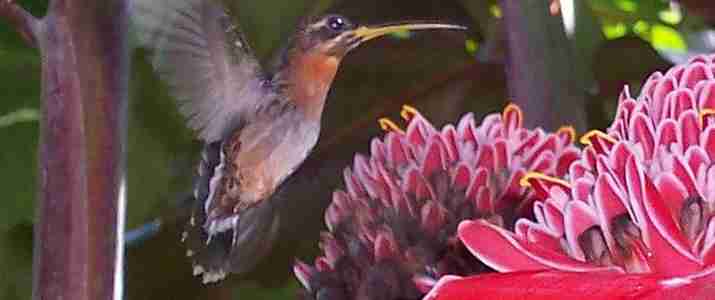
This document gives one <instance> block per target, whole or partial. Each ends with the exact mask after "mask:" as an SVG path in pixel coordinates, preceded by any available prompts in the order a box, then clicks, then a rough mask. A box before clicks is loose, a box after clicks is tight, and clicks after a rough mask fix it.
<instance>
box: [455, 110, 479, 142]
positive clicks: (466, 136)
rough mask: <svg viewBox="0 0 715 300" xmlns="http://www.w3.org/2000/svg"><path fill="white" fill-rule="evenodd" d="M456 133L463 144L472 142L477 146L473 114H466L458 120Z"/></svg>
mask: <svg viewBox="0 0 715 300" xmlns="http://www.w3.org/2000/svg"><path fill="white" fill-rule="evenodd" d="M457 133H458V135H459V137H460V138H461V139H462V140H463V141H464V142H465V143H466V142H473V143H474V144H475V145H477V134H476V130H475V128H474V114H472V113H468V114H466V115H464V116H463V117H462V119H460V120H459V124H458V125H457Z"/></svg>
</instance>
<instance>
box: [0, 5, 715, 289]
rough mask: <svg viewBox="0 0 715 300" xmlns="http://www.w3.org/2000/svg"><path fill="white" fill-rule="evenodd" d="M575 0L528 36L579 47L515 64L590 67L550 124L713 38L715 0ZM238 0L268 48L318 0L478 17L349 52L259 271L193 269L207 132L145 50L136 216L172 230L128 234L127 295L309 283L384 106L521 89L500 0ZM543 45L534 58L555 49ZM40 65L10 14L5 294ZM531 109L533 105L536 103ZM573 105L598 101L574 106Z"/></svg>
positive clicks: (377, 15)
mask: <svg viewBox="0 0 715 300" xmlns="http://www.w3.org/2000/svg"><path fill="white" fill-rule="evenodd" d="M576 1H577V5H576V6H577V7H576V17H575V20H576V28H575V30H574V31H573V33H572V34H568V35H567V36H569V38H568V39H554V38H553V37H552V35H553V33H550V32H548V31H546V30H544V31H540V30H539V29H538V27H537V29H536V30H535V32H533V33H531V36H532V37H534V38H533V39H529V47H530V48H533V49H536V50H539V51H535V52H534V53H536V54H538V55H541V54H539V53H546V55H548V53H555V51H563V52H564V53H567V54H568V55H566V56H563V57H557V58H556V59H551V60H549V59H546V58H544V59H543V61H544V62H547V63H545V64H544V65H541V66H540V67H536V68H541V69H537V70H536V71H534V69H533V68H535V67H534V66H532V65H531V64H525V63H524V62H520V63H519V62H518V61H517V62H514V61H513V59H512V68H511V70H520V72H534V73H529V74H534V76H535V79H537V80H547V81H548V80H549V79H550V78H560V77H562V76H563V75H564V74H563V73H562V72H563V71H562V70H569V71H570V72H574V74H577V76H574V77H573V79H574V80H572V81H569V84H571V85H573V86H575V87H576V88H575V92H570V93H564V95H567V96H560V95H562V94H560V92H561V90H559V89H557V90H555V91H554V92H553V93H552V94H551V97H552V98H551V99H546V100H545V101H550V102H551V103H556V104H558V103H574V102H573V101H580V102H578V103H580V104H579V106H578V107H579V108H582V109H583V112H585V113H584V114H578V113H577V112H573V111H558V109H559V107H560V106H559V105H555V106H553V107H554V109H556V110H557V111H556V113H557V114H556V115H557V116H561V117H560V118H561V119H558V120H549V121H548V122H546V121H544V124H552V123H553V122H554V121H563V122H567V121H568V122H575V123H578V124H581V125H579V126H581V127H584V126H587V127H589V128H603V127H605V126H606V125H607V123H606V120H609V119H610V118H611V114H612V113H613V110H614V108H615V100H616V97H617V94H618V92H619V91H620V89H621V87H622V86H623V84H630V85H631V87H633V88H634V89H635V90H637V88H638V86H639V85H640V82H641V81H643V80H644V79H645V78H646V76H647V75H648V74H649V73H650V72H652V71H654V70H662V69H665V68H667V67H668V66H669V65H671V64H672V63H674V62H679V61H682V60H683V59H686V58H687V57H688V56H689V55H693V54H695V53H699V52H708V51H710V50H712V49H713V48H712V44H711V43H712V42H711V43H708V41H709V40H708V39H707V37H708V35H706V34H705V33H706V31H705V30H707V29H708V26H707V24H708V15H707V14H708V13H710V12H712V10H710V11H708V8H709V7H710V6H713V5H712V4H708V2H709V1H687V2H688V3H687V4H689V5H692V6H687V8H690V7H694V8H697V9H693V10H687V9H685V8H683V9H680V10H679V9H677V7H675V8H674V7H673V6H672V5H671V3H670V2H669V1H662V0H644V1H636V0H588V1H581V0H576ZM18 2H19V3H20V4H21V5H22V6H24V7H26V8H28V9H29V10H30V11H32V12H33V13H34V14H35V15H37V16H41V15H43V13H44V11H45V10H46V1H42V0H28V1H18ZM524 2H525V3H526V2H533V1H524ZM239 7H240V8H241V10H240V22H241V25H242V26H243V28H244V30H245V32H246V35H247V36H248V39H249V40H250V41H251V43H252V46H253V48H254V49H255V50H256V52H257V53H258V55H259V56H260V57H261V58H262V60H263V61H264V62H267V61H268V60H269V59H270V57H271V56H272V53H273V52H274V51H276V49H277V48H279V47H280V46H281V45H282V44H281V42H282V41H285V40H286V37H287V36H288V35H290V33H291V31H292V28H293V27H294V25H295V24H296V23H297V22H298V20H299V18H300V17H301V16H304V15H309V14H315V13H318V12H325V11H328V12H338V13H341V14H344V15H346V16H348V17H350V18H352V19H354V20H355V21H357V22H361V23H377V22H385V21H395V20H405V19H420V20H424V19H427V20H440V21H445V22H451V23H458V24H464V25H467V26H469V27H470V30H469V31H468V32H467V33H455V32H429V33H424V32H422V33H418V34H412V35H409V36H402V37H388V38H384V39H381V40H378V41H374V42H371V43H369V44H367V45H365V46H363V47H361V48H360V49H358V50H356V51H354V52H353V53H351V54H350V55H349V56H348V57H347V58H346V59H345V61H344V62H343V64H342V66H341V69H340V71H339V73H338V75H337V78H336V80H335V82H334V85H333V88H332V90H331V92H330V95H329V99H328V104H327V108H326V112H325V115H324V119H323V131H322V134H321V139H320V141H319V144H318V147H317V149H316V150H315V151H314V153H313V154H312V155H311V157H310V158H309V159H308V161H307V162H306V163H305V164H304V165H303V166H302V167H301V168H300V170H299V171H298V172H297V173H296V174H295V175H294V176H293V177H292V178H291V179H290V180H289V182H288V183H287V184H286V185H285V186H284V188H283V189H282V190H281V191H280V194H279V196H280V197H281V198H282V199H284V200H285V201H284V202H285V207H284V209H283V213H282V218H283V226H282V228H281V235H280V238H279V240H278V242H277V244H276V245H275V247H274V251H273V252H272V253H271V254H270V256H269V257H268V258H267V259H265V260H264V261H263V263H261V264H260V265H259V266H258V267H257V269H256V270H255V271H254V272H252V273H250V274H246V275H245V276H243V277H238V276H231V277H229V279H228V280H226V281H224V282H223V283H221V284H219V285H211V286H208V287H207V286H203V285H201V284H200V280H199V279H198V278H194V277H192V276H191V268H190V265H189V263H188V260H186V259H185V258H184V251H185V250H184V248H183V246H182V245H181V244H180V243H179V241H178V236H179V232H180V231H179V229H180V228H181V226H183V224H182V222H183V219H184V217H185V215H186V214H187V213H188V210H187V207H188V206H190V203H189V201H190V198H188V196H189V192H190V190H191V179H192V178H191V177H192V175H193V171H194V165H195V162H196V158H197V151H198V149H199V147H200V145H199V144H198V143H197V142H196V141H195V140H193V139H192V135H191V132H190V131H189V130H187V129H186V128H185V127H184V125H183V123H182V119H181V117H180V116H179V115H178V113H177V112H176V109H175V108H174V106H173V103H172V100H171V99H170V98H169V97H168V96H167V91H166V88H165V87H164V86H163V85H162V84H161V83H160V82H159V81H158V80H157V78H156V77H154V75H153V74H152V73H151V71H150V67H149V65H148V64H147V63H146V62H145V61H144V60H143V56H144V53H143V51H141V50H139V51H137V52H136V53H135V54H134V55H133V58H134V64H133V66H132V68H133V71H132V79H131V103H130V109H129V112H130V113H129V128H128V142H129V145H128V166H127V170H128V176H127V178H128V215H127V228H128V229H133V228H137V227H140V226H142V225H143V224H146V223H148V222H152V221H155V220H161V222H162V224H163V226H162V227H161V229H160V231H159V232H158V234H156V235H153V236H149V237H147V239H146V240H144V241H137V242H135V243H131V244H130V246H128V248H127V265H126V269H125V271H126V273H125V275H126V276H125V277H126V297H127V299H217V300H218V299H293V298H294V294H295V289H296V288H298V284H297V282H296V281H295V280H294V279H293V276H292V270H291V267H292V261H293V259H294V258H295V257H299V258H301V259H304V260H310V259H312V257H313V256H314V255H315V254H316V253H317V251H318V249H317V240H318V236H319V231H320V230H321V229H322V226H323V216H322V211H323V209H324V207H326V206H327V204H328V202H329V201H330V195H331V192H332V190H333V189H335V188H337V187H339V186H340V185H341V182H340V180H341V176H340V174H341V171H342V169H343V168H344V167H346V166H348V165H349V164H350V163H351V159H352V156H353V155H354V153H356V152H361V153H366V152H367V151H368V150H369V141H370V138H372V137H375V136H379V135H380V130H379V128H378V126H377V122H376V120H377V118H379V117H384V116H388V117H391V118H393V119H395V120H398V119H399V110H400V106H401V105H402V104H405V103H407V104H411V105H413V106H415V107H417V108H418V109H419V110H420V111H422V112H423V113H424V114H425V115H426V116H427V117H428V118H429V119H431V120H432V121H433V122H434V123H435V124H436V125H442V124H444V123H446V122H455V121H456V120H457V118H458V117H459V116H461V115H462V114H464V113H466V112H474V113H475V114H476V115H477V116H483V115H485V114H487V113H491V112H494V111H499V110H500V109H501V107H503V105H504V104H505V103H506V102H507V100H509V95H510V93H509V92H508V87H509V82H507V78H511V77H509V76H507V73H506V72H505V69H506V68H505V62H506V61H507V57H509V56H508V52H507V49H508V45H507V44H506V40H507V38H506V34H507V32H509V30H516V29H514V28H515V27H508V26H507V27H504V25H505V24H504V23H505V22H504V20H503V17H502V15H503V12H502V11H501V9H500V8H499V6H498V3H497V1H487V0H463V1H446V0H432V1H428V0H395V1H385V0H382V1H376V0H363V1H326V0H323V1H307V0H291V1H285V0H261V1H243V2H241V3H240V4H239ZM563 12H564V13H565V10H564V11H563ZM693 13H703V14H705V15H704V16H702V15H696V14H693ZM703 17H704V18H703ZM552 18H560V16H553V17H552ZM711 20H715V18H712V19H711ZM506 25H509V24H506ZM561 34H563V32H561ZM542 35H543V36H542ZM536 54H535V55H536ZM538 55H537V56H536V57H533V58H532V59H533V60H534V61H541V58H540V57H538ZM39 67H40V57H39V54H38V52H37V51H36V50H32V49H29V48H27V47H26V46H24V43H23V42H22V41H21V39H20V38H19V36H18V35H17V34H16V33H15V32H14V31H13V30H10V29H9V28H8V27H7V26H6V24H4V23H3V24H0V146H1V147H2V149H1V150H0V299H29V297H30V291H31V280H32V268H31V264H32V226H33V222H34V220H33V219H34V217H33V216H34V205H33V203H34V201H35V195H36V168H37V163H36V157H37V143H38V123H37V119H38V114H39V113H38V110H39V107H40V103H39V93H40V84H41V83H40V79H39V76H40V70H39ZM537 77H543V78H537ZM512 88H513V86H512ZM563 90H566V87H563ZM534 92H535V93H536V94H538V92H539V91H537V90H535V91H534ZM514 100H515V101H516V102H519V100H517V99H514ZM536 101H538V99H537V100H536ZM570 101H571V102H570ZM532 103H533V102H532ZM527 104H528V103H527ZM537 104H538V102H537ZM527 107H528V105H527ZM564 107H566V106H564ZM526 115H527V119H528V118H529V116H530V111H529V109H527V110H526ZM573 115H581V116H585V117H582V118H580V119H578V120H573V119H569V116H573ZM584 118H585V119H584ZM533 121H534V122H533V123H532V124H541V123H539V120H533ZM545 126H547V127H549V126H548V125H545ZM580 129H583V128H580ZM580 133H583V132H580Z"/></svg>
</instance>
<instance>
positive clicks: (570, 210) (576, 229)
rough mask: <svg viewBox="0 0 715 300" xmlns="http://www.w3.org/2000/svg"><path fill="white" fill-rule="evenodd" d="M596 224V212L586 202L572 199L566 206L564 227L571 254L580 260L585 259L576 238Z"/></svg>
mask: <svg viewBox="0 0 715 300" xmlns="http://www.w3.org/2000/svg"><path fill="white" fill-rule="evenodd" d="M596 225H598V217H597V216H596V212H594V211H593V209H592V208H591V207H589V206H588V205H587V204H586V203H584V202H581V201H574V202H570V203H569V204H568V205H567V206H566V213H565V214H564V228H565V235H566V242H567V243H568V246H569V249H570V254H571V256H573V257H575V258H576V259H578V260H581V261H585V260H586V257H585V256H584V253H583V249H581V245H580V244H579V240H578V238H579V236H581V234H582V233H584V232H585V231H586V230H588V229H589V228H591V227H593V226H596Z"/></svg>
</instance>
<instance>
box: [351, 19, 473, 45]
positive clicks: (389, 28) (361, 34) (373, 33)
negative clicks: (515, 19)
mask: <svg viewBox="0 0 715 300" xmlns="http://www.w3.org/2000/svg"><path fill="white" fill-rule="evenodd" d="M429 29H445V30H465V29H467V27H464V26H460V25H452V24H441V23H402V24H390V25H377V26H360V27H358V28H356V29H354V30H353V32H352V34H353V36H354V37H356V38H357V39H358V40H359V41H360V43H362V42H365V41H369V40H371V39H374V38H377V37H380V36H383V35H386V34H390V33H395V32H402V31H410V30H429Z"/></svg>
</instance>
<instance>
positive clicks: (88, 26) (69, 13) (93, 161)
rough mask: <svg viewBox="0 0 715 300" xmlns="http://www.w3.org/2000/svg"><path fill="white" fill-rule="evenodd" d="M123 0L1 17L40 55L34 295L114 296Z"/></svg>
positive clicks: (7, 3) (118, 250)
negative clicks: (37, 16)
mask: <svg viewBox="0 0 715 300" xmlns="http://www.w3.org/2000/svg"><path fill="white" fill-rule="evenodd" d="M127 9H128V7H127V3H126V1H124V0H102V1H89V0H54V1H50V6H49V10H48V12H47V15H46V16H45V17H44V18H42V19H39V20H38V19H35V18H34V17H32V16H31V15H30V14H28V13H27V12H25V11H24V10H22V8H20V7H19V6H18V5H17V4H15V3H14V1H12V0H3V1H0V17H4V18H5V19H7V20H8V21H10V23H11V24H12V25H14V26H15V27H16V29H17V30H18V31H19V32H20V33H21V34H22V35H23V37H24V38H25V39H26V40H27V41H28V42H29V43H30V44H31V45H32V46H37V47H38V48H39V49H40V52H41V55H42V58H43V59H42V97H43V99H42V119H41V129H40V130H41V133H40V138H41V141H40V151H39V160H40V163H39V166H40V169H39V173H38V176H40V180H39V189H40V190H39V191H38V195H39V199H38V201H39V202H38V205H37V223H36V224H35V249H34V283H33V298H34V299H42V300H47V299H77V300H84V299H87V300H90V299H91V300H94V299H113V298H115V297H117V296H120V295H121V269H122V265H121V264H122V256H123V253H122V251H123V247H122V244H123V241H122V231H123V228H122V226H121V225H122V224H123V220H122V218H123V215H124V213H123V209H124V205H123V202H122V201H123V199H121V198H122V192H121V189H122V187H121V184H122V181H123V179H122V178H123V176H124V152H125V151H124V149H125V148H124V140H125V128H126V126H125V122H126V106H127V104H126V101H127V91H128V88H127V85H128V77H127V76H128V62H129V56H128V46H127V38H126V36H127V35H126V30H127V26H128V15H127V13H128V11H127Z"/></svg>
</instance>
